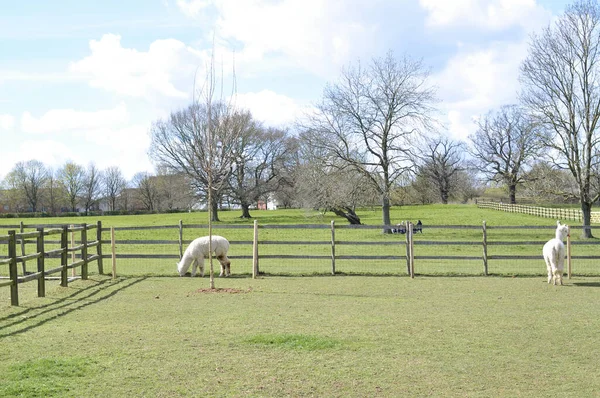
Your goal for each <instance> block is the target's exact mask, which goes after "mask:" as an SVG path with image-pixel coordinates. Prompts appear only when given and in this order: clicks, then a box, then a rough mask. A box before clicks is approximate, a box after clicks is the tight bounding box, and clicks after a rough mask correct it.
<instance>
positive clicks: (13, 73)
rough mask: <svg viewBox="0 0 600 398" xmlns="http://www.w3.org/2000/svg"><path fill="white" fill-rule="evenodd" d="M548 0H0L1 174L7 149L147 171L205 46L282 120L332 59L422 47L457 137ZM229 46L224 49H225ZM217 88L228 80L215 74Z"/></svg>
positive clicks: (501, 90) (496, 95)
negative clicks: (154, 144)
mask: <svg viewBox="0 0 600 398" xmlns="http://www.w3.org/2000/svg"><path fill="white" fill-rule="evenodd" d="M570 3H571V2H568V1H559V0H452V1H450V0H243V1H242V0H120V1H116V0H105V1H87V0H56V1H47V0H29V1H21V2H15V1H12V0H0V179H1V178H3V177H4V176H5V175H6V174H7V173H8V172H9V171H10V170H11V169H12V168H13V166H14V165H15V164H16V163H17V162H18V161H23V160H30V159H36V160H40V161H42V162H44V163H45V164H46V165H47V166H49V167H52V168H54V169H58V168H59V167H60V166H61V165H63V164H64V163H65V162H66V161H74V162H76V163H78V164H81V165H84V166H87V165H88V164H89V163H90V162H93V163H95V164H96V166H97V167H99V168H100V169H105V168H107V167H110V166H119V167H120V168H121V170H122V171H123V172H124V174H125V176H126V178H131V177H132V176H133V175H134V174H135V173H136V172H140V171H150V172H153V165H152V164H151V162H150V160H149V159H148V156H147V151H148V146H149V143H150V139H149V135H148V130H149V128H150V126H151V124H152V122H153V121H155V120H157V119H158V118H162V117H165V116H167V115H168V114H169V113H170V112H171V111H173V110H176V109H179V108H181V107H183V106H185V105H186V104H189V102H190V101H191V95H192V92H193V81H194V73H195V72H196V70H198V74H199V75H200V76H203V68H204V67H205V65H206V62H207V59H209V56H210V53H211V50H212V47H213V38H214V43H215V44H214V47H215V53H216V59H217V61H218V64H219V69H220V70H222V71H224V74H225V81H226V82H227V81H229V79H228V77H230V74H231V73H230V71H231V70H232V65H233V64H234V63H235V75H236V81H237V95H238V101H237V103H238V104H240V105H241V106H243V107H246V108H248V109H250V110H251V111H252V113H253V115H254V117H255V118H256V119H258V120H262V121H264V123H265V124H267V125H272V126H283V127H285V126H286V125H290V124H291V123H292V122H293V121H294V119H295V118H296V117H298V116H300V115H302V112H303V110H305V109H307V108H309V107H310V106H311V105H312V104H314V103H316V102H318V101H319V99H320V98H321V94H322V91H323V88H324V86H325V84H326V83H327V82H333V81H335V79H336V78H337V77H338V76H339V73H340V70H341V68H342V67H343V66H347V65H349V64H350V63H353V62H356V61H358V60H360V61H361V62H368V61H369V60H370V59H372V58H373V57H379V56H383V55H385V53H386V52H387V51H389V50H391V51H393V52H394V54H396V55H398V56H403V55H407V56H409V57H411V58H416V59H422V61H423V63H424V65H426V66H427V67H428V68H429V69H430V79H431V82H432V84H435V85H436V86H437V90H438V91H437V93H438V99H439V103H438V108H439V114H438V118H439V119H440V121H441V122H442V123H443V125H444V126H445V128H446V129H447V133H448V134H450V135H451V136H453V137H455V138H460V139H465V138H466V137H467V136H468V134H470V133H472V132H473V131H474V124H473V118H474V117H478V116H479V115H481V114H484V113H486V112H487V111H489V110H491V109H494V108H496V107H499V106H501V105H504V104H508V103H513V102H515V99H516V94H517V91H518V88H519V86H518V69H519V64H520V62H521V61H522V60H523V58H524V57H525V56H526V54H527V46H528V41H529V38H530V35H531V34H532V33H535V32H540V31H541V29H543V28H544V27H545V26H547V25H548V24H549V23H551V21H552V20H553V18H556V17H557V16H559V15H560V14H561V13H562V12H563V11H564V9H565V7H566V6H567V5H568V4H570ZM234 60H235V61H234ZM226 91H228V88H226Z"/></svg>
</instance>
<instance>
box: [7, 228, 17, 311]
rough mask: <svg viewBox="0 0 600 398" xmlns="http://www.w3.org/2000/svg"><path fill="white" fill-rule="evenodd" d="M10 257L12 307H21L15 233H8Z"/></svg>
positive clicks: (12, 231)
mask: <svg viewBox="0 0 600 398" xmlns="http://www.w3.org/2000/svg"><path fill="white" fill-rule="evenodd" d="M8 257H10V262H9V263H8V269H9V275H10V280H11V281H12V285H10V305H14V306H18V305H19V276H18V275H17V238H16V236H15V231H14V230H11V231H8Z"/></svg>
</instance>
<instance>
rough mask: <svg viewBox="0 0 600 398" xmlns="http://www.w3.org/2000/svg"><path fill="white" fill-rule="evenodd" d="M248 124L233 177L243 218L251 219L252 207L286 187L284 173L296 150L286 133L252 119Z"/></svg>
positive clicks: (248, 117) (245, 115) (233, 189)
mask: <svg viewBox="0 0 600 398" xmlns="http://www.w3.org/2000/svg"><path fill="white" fill-rule="evenodd" d="M240 116H241V117H243V118H244V119H246V120H247V121H245V122H242V123H244V124H245V125H246V127H245V128H243V129H242V132H241V134H240V136H239V139H238V141H237V145H236V146H235V148H234V155H235V158H234V167H233V170H232V173H231V176H230V182H229V185H230V188H231V193H232V195H233V197H234V199H235V200H237V201H239V203H240V205H241V207H242V215H241V218H250V217H251V216H250V205H252V204H253V203H257V201H258V200H259V199H260V198H263V197H265V196H267V195H268V194H270V193H273V192H275V191H276V190H277V189H278V188H279V184H280V183H283V180H282V179H281V176H282V173H283V172H284V171H285V170H286V164H287V162H288V159H289V158H290V155H291V151H292V149H293V146H292V145H291V142H290V141H289V140H288V137H287V134H286V132H285V131H283V130H280V129H275V128H264V127H262V126H260V125H259V124H258V123H256V122H255V121H253V120H252V119H251V115H250V114H249V113H243V114H241V115H240Z"/></svg>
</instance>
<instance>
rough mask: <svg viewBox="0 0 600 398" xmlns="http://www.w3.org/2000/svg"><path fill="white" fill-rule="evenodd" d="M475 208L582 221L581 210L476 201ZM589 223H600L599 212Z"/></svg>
mask: <svg viewBox="0 0 600 398" xmlns="http://www.w3.org/2000/svg"><path fill="white" fill-rule="evenodd" d="M477 207H480V208H482V209H492V210H500V211H505V212H508V213H521V214H529V215H532V216H537V217H545V218H554V219H557V220H572V221H580V222H581V221H582V220H583V217H582V214H581V209H558V208H552V207H539V206H527V205H519V204H510V203H499V202H488V201H477ZM591 222H593V223H600V212H599V211H593V212H592V213H591Z"/></svg>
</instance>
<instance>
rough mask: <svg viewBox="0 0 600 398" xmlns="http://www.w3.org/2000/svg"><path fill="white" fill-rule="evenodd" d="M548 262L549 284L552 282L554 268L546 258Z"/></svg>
mask: <svg viewBox="0 0 600 398" xmlns="http://www.w3.org/2000/svg"><path fill="white" fill-rule="evenodd" d="M544 260H545V261H546V270H547V271H548V283H551V282H552V266H551V265H550V261H549V260H548V259H547V258H545V259H544Z"/></svg>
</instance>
